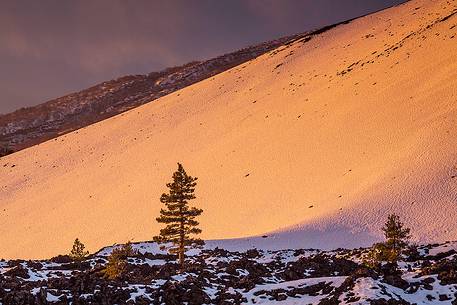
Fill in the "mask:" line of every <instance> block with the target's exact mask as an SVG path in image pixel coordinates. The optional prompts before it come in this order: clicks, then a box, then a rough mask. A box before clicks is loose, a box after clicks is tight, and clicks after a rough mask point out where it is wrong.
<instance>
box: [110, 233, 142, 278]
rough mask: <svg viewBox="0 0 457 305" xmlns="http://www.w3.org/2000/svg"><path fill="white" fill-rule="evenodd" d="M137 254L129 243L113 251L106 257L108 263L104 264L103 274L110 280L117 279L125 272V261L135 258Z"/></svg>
mask: <svg viewBox="0 0 457 305" xmlns="http://www.w3.org/2000/svg"><path fill="white" fill-rule="evenodd" d="M137 254H138V252H137V251H136V250H134V249H133V247H132V243H131V242H127V243H126V244H124V245H122V246H121V247H117V248H115V249H113V251H111V254H110V256H108V263H107V264H106V267H105V269H104V270H103V273H104V274H105V276H106V277H107V278H108V279H110V280H114V279H117V278H118V277H120V276H121V275H122V274H123V273H124V272H125V269H126V267H127V259H128V258H129V257H132V256H136V255H137Z"/></svg>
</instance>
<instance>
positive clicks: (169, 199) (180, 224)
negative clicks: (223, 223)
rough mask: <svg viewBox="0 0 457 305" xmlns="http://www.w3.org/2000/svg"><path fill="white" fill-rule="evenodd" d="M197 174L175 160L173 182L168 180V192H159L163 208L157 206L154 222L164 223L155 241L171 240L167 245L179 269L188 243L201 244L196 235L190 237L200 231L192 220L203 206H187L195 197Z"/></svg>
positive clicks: (182, 266)
mask: <svg viewBox="0 0 457 305" xmlns="http://www.w3.org/2000/svg"><path fill="white" fill-rule="evenodd" d="M196 181H197V178H196V177H195V178H194V177H191V176H189V175H187V173H186V171H185V170H184V168H183V166H182V165H181V164H180V163H178V170H177V171H176V172H175V173H174V174H173V182H171V183H167V187H168V188H169V192H168V194H167V193H164V194H162V196H161V197H160V202H162V203H164V204H165V206H166V209H161V210H160V216H159V217H157V218H156V220H157V222H159V223H164V224H166V226H165V228H163V229H161V230H160V234H159V236H155V237H154V241H156V242H158V243H172V244H173V246H172V247H171V248H170V249H169V252H170V253H172V254H177V255H178V259H179V264H180V266H181V270H183V269H184V256H185V252H186V250H187V249H188V248H189V247H192V246H196V245H203V244H204V242H203V241H202V240H201V239H199V238H192V237H191V235H192V234H200V233H201V232H202V231H201V229H199V228H198V227H197V226H198V225H199V223H198V221H196V220H195V218H196V217H197V216H200V215H201V213H202V212H203V210H201V209H197V208H195V207H190V206H189V203H188V201H189V200H192V199H195V195H194V192H195V186H196V185H197V182H196Z"/></svg>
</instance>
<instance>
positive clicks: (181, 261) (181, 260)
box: [179, 208, 184, 272]
mask: <svg viewBox="0 0 457 305" xmlns="http://www.w3.org/2000/svg"><path fill="white" fill-rule="evenodd" d="M179 212H180V214H181V224H180V225H181V227H180V232H179V233H180V236H179V265H180V266H181V272H183V271H184V218H183V217H182V208H180V209H179Z"/></svg>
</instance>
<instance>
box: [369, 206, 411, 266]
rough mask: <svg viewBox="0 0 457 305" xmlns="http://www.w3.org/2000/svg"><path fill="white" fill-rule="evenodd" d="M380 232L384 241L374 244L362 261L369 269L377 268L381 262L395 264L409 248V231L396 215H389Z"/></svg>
mask: <svg viewBox="0 0 457 305" xmlns="http://www.w3.org/2000/svg"><path fill="white" fill-rule="evenodd" d="M382 231H383V232H384V236H385V238H386V241H385V242H383V243H377V244H374V245H373V247H372V248H371V249H370V252H369V253H368V255H367V257H366V259H365V261H364V263H365V265H367V266H368V267H370V268H374V269H376V268H378V267H379V264H380V263H381V262H391V263H396V262H397V261H398V258H399V256H400V255H401V254H402V253H403V251H404V250H405V249H407V248H408V246H409V244H408V240H409V239H410V229H409V228H405V227H404V224H403V223H402V222H401V221H400V217H399V216H398V215H396V214H391V215H389V216H388V217H387V221H386V223H385V225H384V227H383V228H382Z"/></svg>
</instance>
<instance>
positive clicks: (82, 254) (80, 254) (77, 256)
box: [70, 238, 89, 262]
mask: <svg viewBox="0 0 457 305" xmlns="http://www.w3.org/2000/svg"><path fill="white" fill-rule="evenodd" d="M85 248H86V246H84V244H83V243H82V242H80V241H79V239H78V238H76V239H75V242H74V243H73V248H72V249H71V252H70V258H71V259H72V260H74V261H76V262H82V261H83V260H84V259H85V258H86V256H88V255H89V251H84V249H85Z"/></svg>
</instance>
